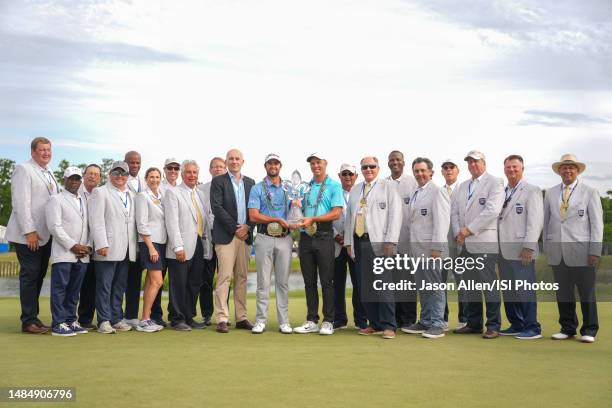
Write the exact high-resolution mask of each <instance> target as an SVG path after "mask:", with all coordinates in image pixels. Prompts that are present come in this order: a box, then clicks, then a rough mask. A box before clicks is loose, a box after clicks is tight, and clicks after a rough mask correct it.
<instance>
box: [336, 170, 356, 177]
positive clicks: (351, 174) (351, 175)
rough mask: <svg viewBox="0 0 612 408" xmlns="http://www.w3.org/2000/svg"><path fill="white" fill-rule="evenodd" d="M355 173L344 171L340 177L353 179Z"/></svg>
mask: <svg viewBox="0 0 612 408" xmlns="http://www.w3.org/2000/svg"><path fill="white" fill-rule="evenodd" d="M354 174H355V173H351V172H350V171H343V172H342V173H340V175H341V176H342V177H353V175H354Z"/></svg>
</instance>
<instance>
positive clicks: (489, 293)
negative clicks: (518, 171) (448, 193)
mask: <svg viewBox="0 0 612 408" xmlns="http://www.w3.org/2000/svg"><path fill="white" fill-rule="evenodd" d="M464 160H465V161H466V162H467V163H468V170H469V172H470V174H471V175H472V177H471V179H470V180H466V181H464V182H463V183H461V185H460V186H459V187H458V189H457V192H456V196H455V198H454V199H453V200H452V202H451V223H452V226H453V234H454V235H455V240H456V242H457V245H459V246H461V247H462V250H461V255H460V256H461V257H462V258H464V259H465V262H468V261H469V260H470V259H471V260H473V262H474V264H475V265H477V266H476V267H474V268H466V271H465V273H464V276H463V279H465V280H466V281H469V282H474V284H478V285H480V284H481V283H486V284H487V285H492V284H493V283H494V282H495V280H496V279H497V272H496V270H495V266H496V262H497V252H498V236H497V218H498V217H499V214H500V212H501V209H502V206H503V204H504V182H503V180H502V179H500V178H498V177H493V176H492V175H490V174H488V173H487V171H486V170H487V164H486V161H485V156H484V154H483V153H482V152H479V151H476V150H472V151H470V152H469V153H468V154H467V155H466V156H465V159H464ZM474 264H473V265H474ZM493 287H495V286H493ZM483 293H484V297H485V300H486V317H487V319H486V323H485V325H486V332H485V333H484V334H483V335H482V337H483V338H485V339H494V338H497V337H499V330H500V326H501V316H500V294H499V291H498V290H495V289H489V290H482V291H480V290H471V291H469V292H468V293H467V297H468V306H467V311H468V316H467V317H468V319H467V325H466V326H465V327H463V328H461V329H455V331H454V332H455V333H456V334H470V333H478V334H481V333H482V326H483V315H482V295H483Z"/></svg>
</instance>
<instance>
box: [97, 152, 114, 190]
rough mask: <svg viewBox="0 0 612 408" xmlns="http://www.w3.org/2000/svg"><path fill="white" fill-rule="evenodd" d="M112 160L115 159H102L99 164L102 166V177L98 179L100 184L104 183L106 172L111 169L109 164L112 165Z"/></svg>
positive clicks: (106, 176)
mask: <svg viewBox="0 0 612 408" xmlns="http://www.w3.org/2000/svg"><path fill="white" fill-rule="evenodd" d="M114 161H115V160H113V159H109V158H105V159H102V164H101V165H100V167H101V168H102V171H101V173H102V177H101V179H100V185H102V184H104V183H106V180H107V178H108V173H109V172H110V171H111V166H112V165H113V162H114Z"/></svg>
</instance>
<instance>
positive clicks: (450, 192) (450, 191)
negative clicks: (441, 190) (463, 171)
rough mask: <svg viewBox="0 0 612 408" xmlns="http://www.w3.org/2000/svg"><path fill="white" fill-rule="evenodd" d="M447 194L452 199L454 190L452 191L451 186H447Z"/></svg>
mask: <svg viewBox="0 0 612 408" xmlns="http://www.w3.org/2000/svg"><path fill="white" fill-rule="evenodd" d="M446 193H447V194H448V197H449V198H450V196H451V194H452V193H453V190H451V188H450V186H446Z"/></svg>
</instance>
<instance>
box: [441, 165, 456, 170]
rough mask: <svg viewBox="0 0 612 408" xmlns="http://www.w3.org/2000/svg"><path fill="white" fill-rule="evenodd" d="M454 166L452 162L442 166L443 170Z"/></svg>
mask: <svg viewBox="0 0 612 408" xmlns="http://www.w3.org/2000/svg"><path fill="white" fill-rule="evenodd" d="M454 168H455V165H454V164H447V165H446V166H442V169H443V170H453V169H454Z"/></svg>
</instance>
